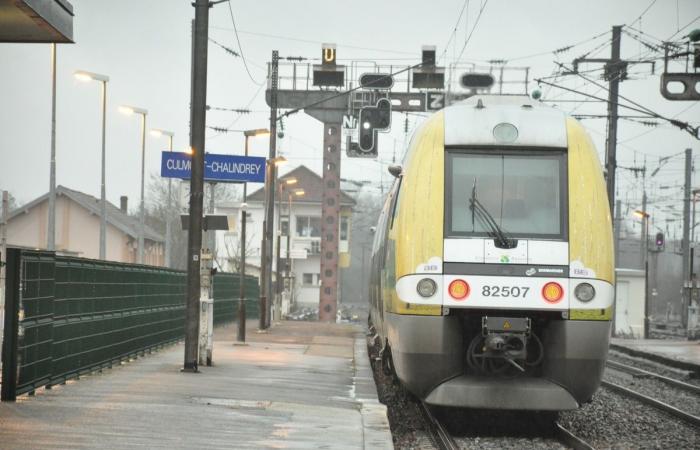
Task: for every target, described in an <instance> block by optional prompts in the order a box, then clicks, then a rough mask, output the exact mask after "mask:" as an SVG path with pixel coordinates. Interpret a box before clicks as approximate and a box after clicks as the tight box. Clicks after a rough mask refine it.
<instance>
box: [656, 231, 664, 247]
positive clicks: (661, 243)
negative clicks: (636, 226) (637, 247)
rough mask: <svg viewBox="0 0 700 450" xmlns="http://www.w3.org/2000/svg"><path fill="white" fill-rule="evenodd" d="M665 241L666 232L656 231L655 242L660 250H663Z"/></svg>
mask: <svg viewBox="0 0 700 450" xmlns="http://www.w3.org/2000/svg"><path fill="white" fill-rule="evenodd" d="M665 242H666V240H665V239H664V234H663V233H656V240H655V244H656V248H657V249H658V250H661V249H663V248H664V244H665Z"/></svg>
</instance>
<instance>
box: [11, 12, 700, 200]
mask: <svg viewBox="0 0 700 450" xmlns="http://www.w3.org/2000/svg"><path fill="white" fill-rule="evenodd" d="M483 1H484V0H481V1H479V0H472V1H470V2H469V6H468V10H467V14H466V15H465V17H464V18H463V19H462V21H461V23H460V24H459V25H458V27H457V32H456V38H455V39H454V40H453V42H454V43H456V45H457V47H456V52H455V50H453V48H452V47H450V48H448V51H447V56H448V59H449V58H451V57H452V55H453V54H454V53H459V49H460V48H461V47H462V45H463V43H464V40H465V37H466V35H467V31H466V30H471V29H472V27H473V25H474V22H475V19H476V17H477V15H478V10H479V7H480V4H483ZM71 3H72V4H73V6H74V8H75V14H76V16H75V22H74V24H75V38H76V44H74V45H60V46H59V48H58V129H57V139H58V140H57V154H58V156H57V159H58V175H57V179H58V183H59V184H63V185H66V186H68V187H70V188H73V189H78V190H81V191H84V192H87V193H90V194H93V195H95V196H99V186H100V179H99V178H100V177H99V164H100V135H99V130H100V128H99V125H100V123H99V85H98V84H97V83H87V84H85V83H82V82H79V81H75V80H74V78H73V75H72V74H73V71H74V70H77V69H83V70H88V71H93V72H98V73H103V74H106V75H108V76H109V77H110V82H109V87H108V113H107V152H108V157H107V177H108V178H107V196H108V199H109V200H110V201H112V202H114V203H118V198H119V196H120V195H128V196H129V198H130V199H131V205H132V206H133V207H135V206H136V205H137V200H138V193H139V182H140V178H139V175H140V155H139V152H140V134H139V133H140V129H139V121H138V119H137V118H136V117H128V116H124V115H122V114H120V113H119V112H118V111H117V107H118V105H120V104H133V105H135V106H139V107H143V108H146V109H148V111H149V114H148V119H147V121H148V122H147V125H148V127H149V128H150V127H158V128H165V129H170V130H173V131H174V132H175V144H174V145H175V149H176V150H181V149H183V148H184V147H185V146H186V145H187V144H188V136H189V130H188V121H189V80H190V20H191V19H192V18H193V15H194V8H192V7H191V5H190V1H189V0H148V1H144V0H141V1H138V0H121V1H118V2H115V1H106V0H90V1H88V0H71ZM649 4H651V0H634V1H633V0H627V1H615V2H612V1H609V0H608V1H606V0H589V1H586V2H571V1H506V0H489V1H488V4H487V5H486V7H485V9H484V11H483V14H482V17H481V19H480V22H479V24H478V26H477V27H476V29H475V31H474V32H473V35H472V37H471V40H470V41H469V43H468V45H467V47H466V50H465V52H464V55H463V58H462V59H463V60H470V61H472V60H477V61H483V60H490V59H510V60H512V59H514V58H518V57H522V56H527V55H532V54H536V53H542V52H548V51H552V50H554V49H557V48H561V47H564V46H566V45H569V44H573V43H577V42H580V41H583V40H586V39H588V38H591V37H593V36H595V35H596V34H599V33H602V32H605V31H608V32H609V30H610V28H611V26H612V25H617V24H631V23H632V22H633V21H634V20H635V19H636V18H637V17H638V16H639V15H640V14H641V13H642V11H644V10H645V9H646V7H647V6H649ZM231 5H232V8H233V12H234V14H235V18H236V25H237V26H238V29H239V31H240V39H241V44H242V46H243V51H244V54H245V56H246V57H247V58H248V59H249V61H250V70H251V72H252V75H253V77H254V78H255V79H256V80H257V81H258V82H263V81H264V80H265V78H264V76H265V71H264V69H263V68H264V66H265V64H266V61H268V60H269V58H270V52H271V50H273V49H278V50H280V53H281V54H282V55H285V56H287V55H290V56H306V57H313V58H317V57H318V56H319V54H320V44H321V42H335V43H337V44H338V58H339V59H351V58H352V59H381V60H385V61H386V62H388V63H391V64H396V65H401V64H412V63H414V62H417V60H418V58H419V56H420V48H421V46H422V45H425V44H434V45H437V46H438V54H440V53H441V52H442V51H443V49H444V46H445V43H446V42H447V41H448V38H449V37H450V33H451V32H452V30H453V28H454V27H455V22H456V19H457V16H458V14H459V11H460V9H461V8H462V5H463V0H449V1H448V0H442V1H439V2H437V1H436V2H425V1H418V0H409V1H381V2H379V1H376V0H374V1H366V0H356V1H353V2H349V3H348V2H342V3H341V2H334V1H328V0H325V1H320V0H313V1H301V2H291V1H288V0H287V1H281V0H274V1H265V2H242V1H232V3H231ZM210 14H211V15H210V26H211V31H210V36H211V37H212V38H213V39H215V40H216V41H218V42H220V43H222V44H224V45H227V46H229V47H231V48H233V49H236V50H237V49H238V45H237V44H236V42H235V36H234V33H233V32H232V24H231V17H230V15H229V10H228V7H227V5H226V4H220V5H217V6H215V7H214V8H212V9H211V13H210ZM698 16H700V2H697V1H693V0H680V1H679V2H676V1H675V0H657V1H656V2H655V3H654V4H653V5H652V6H651V8H650V9H649V10H648V11H647V13H646V14H645V15H644V16H643V17H642V19H641V22H637V23H636V24H635V27H637V28H640V29H641V30H642V31H643V32H644V33H647V34H648V35H650V36H653V37H658V38H661V39H666V38H668V37H670V36H671V35H673V34H674V33H675V32H676V31H677V27H678V26H680V27H682V26H684V25H686V24H688V23H689V22H691V21H692V20H693V19H696V18H697V17H698ZM693 28H700V20H696V21H695V23H694V24H693V25H691V26H690V27H689V28H687V29H686V30H685V31H686V32H687V31H689V30H690V29H693ZM261 34H265V35H275V36H283V37H285V38H273V37H266V36H262V35H261ZM682 34H684V33H682ZM607 38H609V36H606V37H605V38H601V39H599V40H598V41H595V42H594V43H593V45H591V44H585V45H582V46H579V47H576V48H574V49H572V50H571V51H569V52H566V53H562V54H560V55H559V56H558V58H559V60H560V61H562V62H567V63H568V62H570V61H571V59H572V58H574V57H577V56H580V55H581V54H582V53H583V52H584V51H586V50H590V49H592V48H593V47H595V44H597V43H602V42H604V41H605V40H606V39H607ZM649 39H651V38H649ZM306 41H310V42H306ZM357 47H364V48H365V49H360V48H357ZM608 48H609V47H606V48H605V49H604V50H603V52H602V53H600V54H599V55H598V56H600V57H607V56H609V49H608ZM369 49H381V50H369ZM645 53H647V50H646V49H645V48H644V47H642V46H641V45H640V44H639V43H638V42H636V41H634V40H632V38H630V37H628V36H626V35H625V36H623V56H624V57H627V58H637V57H638V56H639V55H640V54H645ZM553 60H554V56H553V55H552V54H551V53H548V54H545V55H541V56H537V57H531V58H524V59H518V60H514V61H512V62H511V63H510V65H519V66H521V65H529V66H531V67H532V71H533V72H532V73H533V75H534V76H544V75H549V74H550V73H551V72H552V71H553V69H554V67H555V66H554V64H553ZM340 62H342V61H340ZM448 62H449V61H448ZM0 63H1V64H2V71H0V101H1V102H2V108H0V188H3V189H9V190H10V191H11V192H12V193H13V194H14V195H15V196H16V197H17V198H18V199H19V200H20V201H21V202H26V201H29V200H31V199H32V198H34V197H36V196H38V195H41V194H42V193H44V192H46V191H47V190H48V172H49V143H50V140H49V139H50V133H49V131H50V72H49V69H50V49H49V46H48V45H46V44H31V45H29V44H0ZM594 67H595V66H590V67H589V68H594ZM660 70H661V64H660V63H657V75H654V76H646V74H648V73H649V67H648V66H646V65H640V66H635V67H633V68H631V69H630V72H631V73H633V74H635V75H634V76H633V78H635V80H629V81H625V82H624V83H622V87H621V93H622V95H625V96H628V97H629V98H632V99H634V100H636V101H638V102H640V103H642V104H643V105H645V106H648V107H650V108H652V109H654V110H656V111H657V112H659V113H662V114H665V115H668V116H673V115H676V114H678V113H681V112H682V113H681V114H680V115H679V116H678V118H679V119H683V120H688V121H694V122H695V125H697V124H698V120H700V108H697V107H695V106H693V104H692V103H688V102H669V101H666V100H664V99H663V98H662V97H661V95H660V94H659V90H658V73H659V72H660ZM637 78H639V79H637ZM563 83H564V84H566V85H567V86H571V87H578V86H581V85H582V84H583V83H582V81H581V80H580V79H576V77H568V79H567V80H565V81H563ZM534 87H536V86H535V83H531V85H530V88H531V89H532V88H534ZM585 89H586V90H587V92H590V93H594V92H596V91H598V88H596V87H591V86H588V87H586V88H585ZM257 91H258V86H256V85H255V84H253V82H251V80H250V79H249V77H248V76H247V74H246V72H245V69H244V68H243V63H242V61H241V59H240V58H233V57H231V56H230V55H228V54H226V53H225V52H224V51H223V50H222V49H221V48H219V47H217V46H215V45H213V44H211V43H210V46H209V89H208V104H210V105H212V106H218V107H229V108H242V107H245V106H246V105H248V103H249V102H251V100H252V103H251V104H250V105H251V106H250V108H251V109H252V110H253V111H254V112H253V113H252V114H250V115H246V116H241V117H240V118H239V119H238V120H237V121H236V122H235V123H234V125H233V127H235V128H237V129H245V128H260V127H267V125H268V117H269V110H268V109H267V107H266V105H265V102H264V98H263V93H264V87H263V89H261V90H260V91H259V93H258V95H257V96H255V94H256V92H257ZM545 91H546V89H545ZM599 95H602V96H605V95H606V94H605V91H600V92H599ZM555 96H559V98H563V99H575V98H580V97H576V96H574V95H571V94H566V95H562V93H561V92H558V91H555V90H551V91H549V92H548V97H549V98H552V97H555ZM575 106H576V105H575V104H572V103H562V104H561V105H560V107H561V108H562V109H564V110H570V109H572V108H573V107H575ZM686 108H690V109H687V110H686ZM684 110H685V111H684ZM576 112H577V113H597V114H604V113H605V107H604V105H602V104H586V105H583V106H579V108H578V109H577V110H576ZM621 112H622V111H621ZM236 117H238V116H236V115H234V114H232V113H227V112H215V111H211V112H209V113H208V115H207V123H208V124H209V125H212V126H227V125H229V124H231V123H232V122H233V121H234V119H235V118H236ZM420 120H422V118H421V117H419V116H415V115H411V116H409V124H410V127H411V128H413V127H414V126H415V124H416V123H417V122H419V121H420ZM403 124H404V116H403V115H398V114H395V115H394V126H393V131H392V132H391V133H390V134H388V135H382V139H381V146H380V160H381V161H383V162H385V163H386V162H387V161H390V160H391V159H392V157H393V151H394V140H396V142H397V143H398V145H397V147H396V152H397V157H400V156H401V148H400V146H401V144H402V143H403V141H404V133H403ZM584 124H585V125H586V126H587V127H588V128H589V130H591V135H592V137H593V139H594V141H595V142H596V144H597V146H598V149H599V151H600V152H601V154H602V152H603V148H604V137H603V135H604V133H605V124H604V121H603V120H589V121H585V122H584ZM321 129H322V128H321V125H320V123H318V122H315V121H314V120H313V119H311V118H309V117H308V116H305V115H303V114H297V115H295V116H293V117H290V118H289V119H288V120H286V122H285V131H286V137H285V138H284V139H283V140H282V141H281V142H280V149H281V151H282V153H283V154H284V155H285V156H286V157H287V158H289V159H290V161H291V165H290V168H291V167H293V166H295V165H298V164H305V165H308V166H309V167H311V168H312V169H314V170H317V171H320V166H321V153H320V147H321V138H322V135H321ZM648 130H651V129H650V128H646V127H644V126H643V125H641V124H638V123H632V122H628V121H621V122H620V132H619V140H620V142H621V143H622V144H623V145H622V146H621V147H619V150H618V152H619V164H620V165H623V166H632V165H633V164H634V163H635V159H636V163H637V164H641V163H642V162H643V158H644V155H645V154H646V155H647V163H648V164H649V165H650V166H652V165H656V163H657V161H658V156H665V155H671V154H675V153H678V152H681V151H683V149H685V148H687V147H692V148H693V149H694V150H696V151H700V145H698V141H696V140H694V139H692V138H691V137H690V136H689V135H687V134H685V133H683V132H681V131H678V130H677V129H673V128H671V127H670V126H669V125H663V126H661V127H658V128H656V129H654V131H650V132H649V133H648V134H645V135H643V136H640V137H636V136H638V135H640V134H642V133H644V132H645V131H648ZM208 135H209V136H210V137H209V139H208V140H207V151H209V152H217V153H241V152H242V149H243V137H242V135H241V134H239V133H233V134H227V135H219V136H217V134H216V133H215V132H213V131H208ZM392 138H393V139H394V140H392ZM266 146H267V140H266V139H260V140H256V141H255V142H253V146H252V149H253V154H255V155H260V156H263V155H264V154H265V153H266ZM165 147H166V141H165V139H160V140H159V139H156V138H153V137H150V136H148V137H147V158H146V165H147V172H149V173H157V172H158V171H159V159H160V153H159V152H160V151H161V150H163V149H165ZM635 152H637V153H636V154H635ZM682 167H683V165H682V158H675V159H673V160H672V161H671V162H670V163H669V164H668V165H667V166H665V168H664V169H663V170H662V171H660V172H659V174H658V175H657V176H656V177H655V178H654V181H656V182H657V184H665V185H668V184H674V183H676V184H677V183H679V182H680V180H681V178H682ZM383 172H384V170H383V169H381V167H380V165H379V164H378V163H377V162H375V161H370V160H357V159H353V160H349V159H344V160H343V168H342V176H343V177H345V178H354V179H375V180H377V181H378V180H379V178H380V176H382V177H383V176H384V175H380V174H383ZM386 180H387V179H386V177H385V181H386ZM635 183H636V181H635V179H634V177H633V176H632V175H630V173H628V172H625V171H621V173H620V189H621V192H622V198H623V199H625V197H627V199H628V200H629V201H630V204H634V203H635V202H636V201H638V199H639V198H640V197H641V189H640V188H638V189H636V190H635V189H632V188H631V186H633V185H635ZM656 192H657V193H658V192H670V191H668V190H666V191H656ZM673 192H678V191H673ZM678 204H679V205H680V196H679V197H678Z"/></svg>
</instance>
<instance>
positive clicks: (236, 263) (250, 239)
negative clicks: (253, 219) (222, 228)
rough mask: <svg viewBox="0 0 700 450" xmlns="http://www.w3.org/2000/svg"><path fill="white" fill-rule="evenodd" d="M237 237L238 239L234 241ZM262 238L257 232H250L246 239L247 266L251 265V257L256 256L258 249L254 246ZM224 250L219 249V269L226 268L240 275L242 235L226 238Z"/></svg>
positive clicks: (217, 254)
mask: <svg viewBox="0 0 700 450" xmlns="http://www.w3.org/2000/svg"><path fill="white" fill-rule="evenodd" d="M234 237H236V239H233V238H234ZM259 240H260V236H258V235H257V233H256V232H254V231H253V232H251V231H248V232H247V233H246V239H245V241H246V242H245V257H246V264H250V257H251V256H254V255H255V252H256V249H255V248H254V245H255V243H256V242H259ZM223 242H224V248H223V249H221V248H219V249H217V252H216V262H217V264H218V265H219V267H225V268H227V269H228V270H230V271H232V272H234V273H238V272H240V270H241V240H240V235H236V236H234V235H233V234H230V235H225V236H224V240H223Z"/></svg>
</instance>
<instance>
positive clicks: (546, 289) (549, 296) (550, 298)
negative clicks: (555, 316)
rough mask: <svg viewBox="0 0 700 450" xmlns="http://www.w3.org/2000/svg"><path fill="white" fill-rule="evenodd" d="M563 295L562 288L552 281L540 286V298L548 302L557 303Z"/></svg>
mask: <svg viewBox="0 0 700 450" xmlns="http://www.w3.org/2000/svg"><path fill="white" fill-rule="evenodd" d="M562 297H564V288H562V287H561V284H559V283H556V282H554V281H550V282H549V283H547V284H545V285H544V286H542V298H544V299H545V301H547V302H549V303H558V302H559V301H560V300H561V299H562Z"/></svg>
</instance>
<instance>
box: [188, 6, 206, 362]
mask: <svg viewBox="0 0 700 450" xmlns="http://www.w3.org/2000/svg"><path fill="white" fill-rule="evenodd" d="M193 6H194V8H195V16H194V17H195V18H194V42H193V53H192V58H193V60H192V62H193V67H192V104H191V108H192V111H191V124H190V146H191V148H192V178H191V179H190V211H189V212H190V214H189V221H190V223H189V231H188V235H187V299H186V301H187V304H186V314H185V361H184V368H183V370H184V371H186V372H197V339H198V336H199V296H200V282H199V276H200V273H199V271H200V253H201V249H202V206H203V194H204V132H205V126H206V114H207V112H206V103H207V39H208V35H209V7H210V3H209V1H208V0H196V2H195V3H194V4H193Z"/></svg>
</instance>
